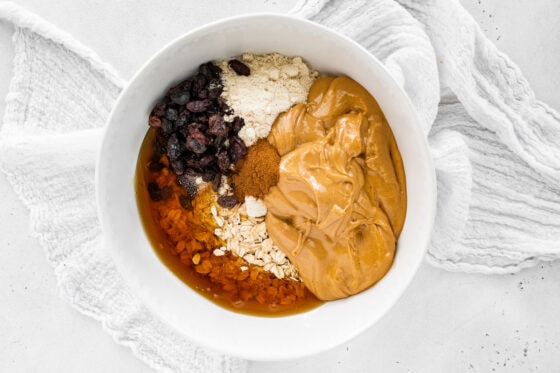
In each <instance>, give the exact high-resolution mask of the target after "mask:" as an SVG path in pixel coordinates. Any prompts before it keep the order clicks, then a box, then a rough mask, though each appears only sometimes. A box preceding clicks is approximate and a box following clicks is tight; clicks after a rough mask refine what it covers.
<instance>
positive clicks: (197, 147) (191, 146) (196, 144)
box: [186, 129, 209, 154]
mask: <svg viewBox="0 0 560 373" xmlns="http://www.w3.org/2000/svg"><path fill="white" fill-rule="evenodd" d="M208 144H209V141H208V138H207V137H206V135H205V134H204V133H202V132H201V131H200V130H197V129H195V130H193V131H191V133H190V134H189V136H188V137H187V142H186V145H187V149H188V150H190V151H192V152H193V153H196V154H202V153H204V152H206V145H208Z"/></svg>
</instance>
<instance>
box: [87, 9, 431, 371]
mask: <svg viewBox="0 0 560 373" xmlns="http://www.w3.org/2000/svg"><path fill="white" fill-rule="evenodd" d="M263 18H265V19H266V18H269V19H271V20H274V19H281V20H285V21H288V22H298V23H302V24H306V25H307V26H308V27H314V28H316V29H317V30H320V32H323V33H327V34H329V35H330V36H331V37H334V38H338V39H340V40H341V41H343V42H345V43H348V44H351V45H352V48H354V49H356V50H357V51H360V53H363V54H365V55H367V58H368V59H369V61H370V62H371V63H373V64H376V65H378V66H377V67H378V68H379V69H380V70H382V71H383V72H384V74H385V75H386V78H387V80H388V84H391V85H393V89H394V90H395V92H396V93H397V94H398V95H399V96H400V97H399V98H398V99H399V101H401V104H402V105H405V107H403V111H407V112H409V113H410V115H411V116H412V117H413V118H414V122H415V123H413V124H411V125H410V128H411V129H412V130H413V131H414V132H415V133H414V134H413V136H419V137H421V138H420V140H419V141H421V142H422V143H423V146H422V149H419V151H420V152H421V153H422V156H423V157H424V160H425V161H426V162H427V167H428V168H429V170H430V171H429V173H430V175H429V178H428V180H426V183H427V184H428V186H429V187H430V190H431V193H430V194H429V195H427V196H425V198H426V199H427V200H428V201H429V202H428V206H429V211H427V212H426V214H425V215H426V217H427V219H428V220H429V222H428V225H429V230H428V232H426V234H425V235H424V236H423V237H422V240H421V241H420V242H419V243H418V245H417V246H420V247H421V250H420V249H419V252H418V254H417V255H416V258H415V261H414V262H412V263H411V264H410V267H411V269H410V276H409V277H407V278H406V279H405V280H404V281H401V282H400V283H399V284H400V287H399V288H398V289H396V290H397V291H396V293H397V294H396V295H395V296H393V297H392V298H390V299H389V301H386V302H385V303H384V304H383V309H382V311H381V312H379V313H378V314H377V316H376V317H374V318H370V319H369V320H368V322H367V323H366V324H364V325H362V327H360V328H357V327H355V328H353V329H351V330H348V331H347V332H346V333H345V334H344V335H343V336H341V337H340V338H339V339H337V340H336V341H331V340H329V341H326V342H325V343H322V344H318V345H314V346H309V349H307V350H306V351H304V352H298V351H293V350H290V351H289V352H287V351H280V352H278V351H270V353H269V354H267V355H262V354H254V353H253V352H251V351H245V350H241V349H239V348H237V347H236V346H224V344H223V343H218V344H215V343H210V342H209V341H208V340H205V339H200V338H198V336H193V335H189V334H188V333H186V332H184V331H183V330H178V328H177V327H176V326H175V325H171V324H169V323H167V324H168V325H170V327H171V328H173V329H174V330H176V331H179V332H181V333H182V335H184V336H185V337H187V338H189V339H190V340H192V341H194V342H195V343H197V344H200V345H202V346H204V347H206V348H209V349H211V350H214V351H218V352H221V353H227V354H229V355H232V356H236V357H240V358H245V359H250V360H256V361H273V360H276V361H280V360H287V359H295V358H302V357H307V356H311V355H315V354H318V353H321V352H324V351H326V350H329V349H332V348H334V347H336V346H338V345H340V344H343V343H345V342H347V341H349V340H351V339H352V338H355V337H356V336H357V335H359V334H361V333H363V332H364V331H365V330H367V329H369V328H371V327H372V326H373V325H374V324H376V323H377V322H378V321H379V320H380V319H381V318H383V317H384V316H385V315H386V314H387V312H388V311H389V310H390V309H391V308H392V307H393V306H394V305H395V304H396V303H397V301H398V300H399V299H400V298H401V296H402V295H403V294H404V292H405V290H406V289H407V288H408V287H409V285H410V283H411V282H412V279H413V278H414V277H415V275H416V273H417V271H418V268H419V267H420V265H421V263H422V261H423V259H424V257H425V253H426V251H427V248H428V244H429V241H430V238H431V232H432V231H433V227H434V222H435V214H436V202H437V183H436V175H435V168H434V165H433V160H432V158H431V155H430V152H429V147H428V143H427V138H426V135H425V134H424V133H423V132H422V130H421V125H420V123H421V122H420V118H419V116H418V113H417V112H416V110H415V108H414V106H413V104H412V101H411V100H410V98H409V96H408V95H407V94H406V92H405V91H404V90H403V89H402V88H401V86H399V84H398V83H397V82H396V81H395V79H394V78H393V77H392V76H391V74H390V73H389V71H388V70H387V69H386V68H385V66H384V65H383V64H382V63H381V61H379V60H378V59H377V58H376V57H375V56H374V55H373V54H372V53H370V52H369V51H368V50H367V49H365V48H364V47H363V46H361V45H360V44H358V43H357V42H355V41H354V40H352V39H350V38H349V37H347V36H345V35H343V34H341V33H339V32H337V31H335V30H333V29H331V28H328V27H326V26H323V25H321V24H318V23H315V22H312V21H309V20H306V19H303V18H299V17H296V16H293V15H289V14H278V13H268V12H261V13H249V14H242V15H237V16H233V17H226V18H221V19H218V20H215V21H212V22H209V23H206V24H204V25H201V26H198V27H196V28H193V29H192V30H190V31H188V32H185V33H183V34H182V35H180V36H178V37H176V38H174V39H173V40H172V41H170V42H168V43H167V44H165V45H164V46H163V47H162V48H160V49H159V50H158V51H157V52H156V53H155V54H153V55H152V56H151V57H150V58H149V59H148V60H147V61H146V62H145V63H144V64H143V65H142V66H141V67H140V68H139V69H138V70H137V72H136V73H135V74H134V75H133V76H132V78H131V79H130V80H129V82H128V83H127V84H126V86H125V87H124V88H123V89H122V91H121V92H120V94H119V96H118V98H117V100H116V101H115V103H114V105H113V107H112V110H111V113H110V115H109V117H108V119H107V122H106V126H105V127H104V131H103V139H102V145H101V147H100V150H99V153H98V155H97V160H96V168H95V194H96V204H97V210H98V212H99V215H98V216H99V220H100V223H101V227H102V231H103V240H104V241H103V245H104V246H105V247H109V250H108V251H109V253H110V255H111V258H112V259H113V261H114V262H115V265H116V268H117V270H118V271H119V273H120V274H121V275H122V277H123V280H124V281H125V283H126V284H127V285H129V287H130V288H131V290H133V291H134V293H135V294H136V295H137V296H138V297H139V299H141V301H142V303H143V305H144V306H146V307H147V308H148V309H149V310H150V311H152V312H153V313H154V315H155V316H156V317H158V318H159V319H160V320H162V321H163V322H166V320H165V319H164V317H163V315H162V314H161V313H160V312H159V311H161V310H160V309H157V307H156V308H154V304H152V303H151V302H150V300H149V299H147V298H146V294H143V293H142V291H141V290H140V289H138V287H137V286H135V285H134V284H132V283H131V282H130V281H129V280H130V279H129V278H127V276H126V275H125V273H126V271H124V270H123V269H124V267H123V266H124V265H125V264H124V263H122V262H121V261H120V260H119V259H118V257H117V256H116V255H115V252H114V250H113V248H112V245H111V244H110V242H109V241H107V231H108V229H107V227H108V224H109V218H108V216H107V215H106V213H105V207H104V205H103V200H104V193H105V191H104V189H103V188H102V186H103V185H104V180H103V176H102V172H100V170H101V167H102V166H103V164H104V162H105V161H106V160H105V158H106V154H107V149H106V148H107V138H109V137H110V136H111V123H113V122H114V117H115V115H116V113H117V112H118V110H119V108H120V107H121V105H122V102H123V100H126V99H127V93H128V91H129V90H130V88H131V85H132V83H133V82H135V81H136V80H137V79H139V78H141V77H142V75H143V73H144V71H145V70H146V69H147V68H148V67H149V66H151V65H152V64H153V63H154V61H157V60H158V59H159V58H160V57H161V55H162V54H164V53H166V52H167V51H168V50H170V49H172V48H174V47H176V46H177V45H180V44H181V43H182V42H183V41H184V40H185V39H189V38H194V37H195V36H196V35H198V34H203V33H205V32H207V31H208V30H211V29H214V28H216V27H220V26H224V25H225V26H227V25H228V24H232V23H236V22H240V21H244V22H250V21H251V20H255V19H263ZM303 57H304V58H305V56H303ZM374 97H375V96H374ZM407 203H408V202H407ZM407 214H408V211H407ZM148 244H149V243H148ZM150 246H151V245H150ZM200 297H201V296H200ZM343 301H344V300H342V302H343ZM335 302H341V301H335ZM321 307H322V306H321ZM321 307H319V308H321ZM226 312H232V311H228V310H226ZM309 312H313V310H312V311H308V312H307V313H309ZM307 313H304V314H307ZM298 315H301V314H298ZM295 316H297V315H295ZM242 317H250V318H255V317H256V318H259V316H248V315H242ZM283 317H284V318H291V317H294V316H291V315H290V316H283ZM267 319H269V320H274V319H276V318H267ZM271 350H273V349H271Z"/></svg>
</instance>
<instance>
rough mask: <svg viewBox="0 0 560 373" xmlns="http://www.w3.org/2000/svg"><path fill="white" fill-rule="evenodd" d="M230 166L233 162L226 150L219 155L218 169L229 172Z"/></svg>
mask: <svg viewBox="0 0 560 373" xmlns="http://www.w3.org/2000/svg"><path fill="white" fill-rule="evenodd" d="M230 166H231V160H230V159H229V156H228V153H227V151H226V150H222V151H221V152H219V153H218V168H219V169H220V171H222V172H227V171H229V167H230Z"/></svg>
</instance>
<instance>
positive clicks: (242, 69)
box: [228, 60, 251, 76]
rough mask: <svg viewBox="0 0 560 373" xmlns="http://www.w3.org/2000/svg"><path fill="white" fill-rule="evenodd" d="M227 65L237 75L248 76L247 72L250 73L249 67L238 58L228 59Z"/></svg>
mask: <svg viewBox="0 0 560 373" xmlns="http://www.w3.org/2000/svg"><path fill="white" fill-rule="evenodd" d="M228 66H229V67H230V68H231V69H232V70H233V71H235V73H236V74H237V75H243V76H249V74H251V69H249V66H247V65H245V64H244V63H243V62H241V61H239V60H230V61H229V62H228Z"/></svg>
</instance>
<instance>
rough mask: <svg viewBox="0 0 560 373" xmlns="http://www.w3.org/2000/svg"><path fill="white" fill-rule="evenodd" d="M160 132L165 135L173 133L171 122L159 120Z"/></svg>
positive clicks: (173, 128) (173, 127)
mask: <svg viewBox="0 0 560 373" xmlns="http://www.w3.org/2000/svg"><path fill="white" fill-rule="evenodd" d="M161 130H162V131H163V133H164V134H165V135H169V134H170V133H171V132H173V131H174V130H175V126H174V125H173V122H172V121H170V120H168V119H166V118H163V119H162V120H161Z"/></svg>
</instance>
